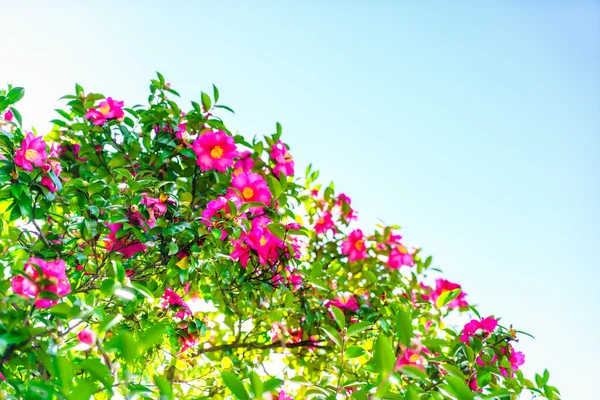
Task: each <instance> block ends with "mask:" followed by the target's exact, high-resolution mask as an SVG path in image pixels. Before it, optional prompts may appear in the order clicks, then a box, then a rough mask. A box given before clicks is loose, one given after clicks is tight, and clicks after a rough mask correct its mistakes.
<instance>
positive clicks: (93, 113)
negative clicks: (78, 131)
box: [85, 97, 125, 125]
mask: <svg viewBox="0 0 600 400" xmlns="http://www.w3.org/2000/svg"><path fill="white" fill-rule="evenodd" d="M124 116H125V113H124V112H123V102H122V101H114V100H113V99H112V98H111V97H109V98H108V99H106V100H105V101H103V102H101V103H100V104H99V105H98V107H97V108H90V109H89V110H88V112H87V114H85V118H87V119H91V120H92V121H93V122H92V123H93V124H94V125H104V123H105V122H106V121H108V120H112V119H117V118H123V117H124Z"/></svg>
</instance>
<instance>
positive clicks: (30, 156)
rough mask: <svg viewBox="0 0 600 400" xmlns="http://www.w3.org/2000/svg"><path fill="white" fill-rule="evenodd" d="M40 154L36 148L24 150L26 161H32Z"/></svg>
mask: <svg viewBox="0 0 600 400" xmlns="http://www.w3.org/2000/svg"><path fill="white" fill-rule="evenodd" d="M39 156H40V153H39V152H38V151H37V150H33V149H29V150H27V151H25V159H26V160H27V161H33V160H35V159H37V158H38V157H39Z"/></svg>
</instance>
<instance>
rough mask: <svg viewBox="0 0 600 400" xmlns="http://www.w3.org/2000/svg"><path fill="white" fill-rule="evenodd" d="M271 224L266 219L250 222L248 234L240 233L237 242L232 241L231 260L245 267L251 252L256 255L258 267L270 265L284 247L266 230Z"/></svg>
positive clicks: (256, 219) (280, 241)
mask: <svg viewBox="0 0 600 400" xmlns="http://www.w3.org/2000/svg"><path fill="white" fill-rule="evenodd" d="M270 223H271V220H269V219H268V218H266V217H258V218H255V219H253V220H252V226H251V229H250V231H249V232H247V233H242V235H241V236H240V239H239V240H234V241H233V245H234V250H233V253H231V258H233V259H234V260H238V261H239V262H240V264H242V266H244V267H246V266H247V264H248V259H249V257H250V255H251V250H254V252H255V253H256V254H257V255H258V262H259V263H260V265H268V264H271V263H272V262H273V261H274V260H276V259H277V258H278V256H279V249H281V248H282V247H283V245H284V243H283V241H282V240H281V239H279V238H278V237H276V236H275V235H273V234H272V233H271V231H270V230H269V229H268V228H267V225H268V224H270Z"/></svg>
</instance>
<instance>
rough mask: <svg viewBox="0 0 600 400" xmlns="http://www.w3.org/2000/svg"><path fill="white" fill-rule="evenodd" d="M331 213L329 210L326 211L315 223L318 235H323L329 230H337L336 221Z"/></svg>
mask: <svg viewBox="0 0 600 400" xmlns="http://www.w3.org/2000/svg"><path fill="white" fill-rule="evenodd" d="M331 217H332V216H331V213H330V212H329V211H325V212H324V213H323V215H321V216H320V217H319V219H318V220H317V222H316V223H315V233H316V234H317V235H321V234H323V233H326V232H327V231H328V230H331V231H332V232H335V223H334V222H333V219H332V218H331Z"/></svg>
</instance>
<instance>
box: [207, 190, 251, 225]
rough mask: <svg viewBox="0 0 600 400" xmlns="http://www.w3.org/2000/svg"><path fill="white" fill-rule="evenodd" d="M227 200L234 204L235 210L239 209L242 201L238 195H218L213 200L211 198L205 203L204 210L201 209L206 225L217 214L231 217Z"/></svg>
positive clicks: (209, 223)
mask: <svg viewBox="0 0 600 400" xmlns="http://www.w3.org/2000/svg"><path fill="white" fill-rule="evenodd" d="M228 200H231V201H232V202H233V204H235V208H236V210H239V209H240V206H241V203H242V202H241V200H240V199H239V197H238V196H233V197H231V198H226V197H219V198H217V199H215V200H211V201H209V202H208V204H207V205H206V210H204V211H202V219H203V220H204V223H205V224H206V226H210V225H211V221H212V218H213V217H214V216H215V215H217V214H219V215H221V214H222V215H223V217H225V218H229V217H231V215H230V210H229V203H228Z"/></svg>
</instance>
